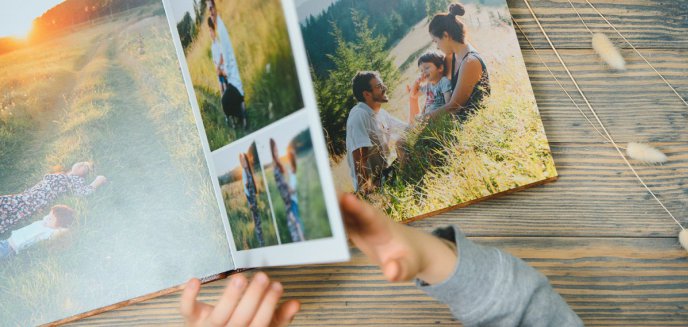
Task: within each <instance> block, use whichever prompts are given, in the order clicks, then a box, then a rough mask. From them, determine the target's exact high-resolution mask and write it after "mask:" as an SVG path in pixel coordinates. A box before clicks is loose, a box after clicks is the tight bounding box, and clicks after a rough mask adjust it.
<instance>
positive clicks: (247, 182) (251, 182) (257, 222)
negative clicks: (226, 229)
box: [239, 153, 265, 247]
mask: <svg viewBox="0 0 688 327" xmlns="http://www.w3.org/2000/svg"><path fill="white" fill-rule="evenodd" d="M239 162H240V163H241V185H242V186H243V187H244V195H246V202H248V208H249V210H250V211H251V217H252V218H253V234H254V235H255V236H256V241H257V242H258V246H259V247H263V246H265V241H264V240H263V228H262V219H261V218H260V213H259V212H258V199H257V198H256V197H257V192H258V188H257V187H256V176H255V174H254V173H253V165H251V163H250V162H249V159H248V156H247V155H246V154H244V153H240V154H239Z"/></svg>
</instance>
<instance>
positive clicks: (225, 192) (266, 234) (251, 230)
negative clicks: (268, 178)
mask: <svg viewBox="0 0 688 327" xmlns="http://www.w3.org/2000/svg"><path fill="white" fill-rule="evenodd" d="M256 184H257V185H260V186H262V185H263V177H262V176H259V175H258V174H257V173H256ZM259 188H261V189H264V187H259ZM222 197H223V200H224V203H225V209H226V210H227V216H228V218H229V225H230V226H231V228H232V234H233V238H234V243H235V244H236V248H237V250H249V249H256V248H259V247H260V246H259V245H258V240H257V239H256V236H255V228H256V226H255V223H254V221H253V215H252V214H251V210H250V209H249V206H248V201H247V200H246V195H245V194H244V188H243V186H242V182H241V181H235V182H231V183H229V184H226V185H222ZM257 200H258V201H257V202H258V212H259V213H260V219H261V229H262V231H263V241H264V242H265V245H264V246H271V245H277V244H278V241H277V232H276V231H275V225H274V224H273V221H272V214H271V213H270V204H269V202H268V195H267V193H266V192H264V191H262V192H258V195H257Z"/></svg>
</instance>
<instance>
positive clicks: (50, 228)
mask: <svg viewBox="0 0 688 327" xmlns="http://www.w3.org/2000/svg"><path fill="white" fill-rule="evenodd" d="M75 216H76V213H75V211H74V209H72V208H70V207H68V206H66V205H56V206H53V207H52V208H51V209H50V212H49V213H48V214H47V215H46V216H45V217H43V219H41V220H39V221H36V222H34V223H32V224H30V225H26V226H24V227H22V228H19V229H16V230H13V231H12V235H11V236H10V237H9V238H8V239H6V240H2V241H0V261H2V260H5V259H7V258H9V257H12V256H14V255H17V254H18V253H19V252H21V251H24V250H26V249H28V248H30V247H32V246H34V245H36V244H37V243H39V242H41V241H45V240H50V239H54V238H56V237H59V236H60V235H62V234H63V233H65V232H67V228H69V226H70V225H71V224H72V223H73V222H74V218H75Z"/></svg>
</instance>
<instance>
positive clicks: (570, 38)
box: [507, 0, 688, 49]
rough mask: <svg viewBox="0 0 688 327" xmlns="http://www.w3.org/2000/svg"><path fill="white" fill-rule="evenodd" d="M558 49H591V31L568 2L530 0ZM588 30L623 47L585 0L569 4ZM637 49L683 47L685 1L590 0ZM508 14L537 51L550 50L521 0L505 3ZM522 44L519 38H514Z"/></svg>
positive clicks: (687, 38)
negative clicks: (509, 13) (603, 35)
mask: <svg viewBox="0 0 688 327" xmlns="http://www.w3.org/2000/svg"><path fill="white" fill-rule="evenodd" d="M529 1H530V5H531V7H532V8H533V11H534V12H535V14H536V16H537V17H538V19H539V20H540V23H541V24H542V26H543V27H544V28H545V30H546V31H547V34H548V35H549V36H550V38H551V39H552V43H554V45H555V46H556V47H557V49H565V48H571V49H590V48H591V37H590V32H588V30H587V29H585V27H584V26H583V24H582V23H581V20H580V18H579V17H578V15H576V12H575V11H574V10H573V9H572V8H571V5H570V4H569V2H568V1H567V0H529ZM571 2H572V3H573V4H574V6H575V7H576V8H577V9H578V12H579V13H580V14H581V16H582V17H583V19H584V20H585V23H586V24H587V25H588V27H589V28H590V29H591V30H592V31H593V32H603V33H605V34H607V36H609V38H610V39H611V40H612V41H613V42H614V43H615V44H617V45H618V46H619V47H622V48H629V49H630V47H628V46H627V45H626V44H625V42H624V41H623V39H621V38H620V37H618V35H617V34H616V32H614V30H613V29H612V28H610V27H609V25H607V23H606V22H605V21H604V20H603V19H602V18H601V17H600V16H599V15H598V14H597V13H596V12H595V11H594V10H593V9H592V8H590V6H589V5H588V4H587V3H586V2H585V1H584V0H571ZM590 2H591V3H592V4H593V5H594V6H595V7H596V8H597V9H598V10H599V11H600V12H601V13H602V14H603V15H604V16H605V17H606V18H607V20H609V21H610V22H611V23H612V24H613V25H614V26H615V27H616V29H618V30H619V31H620V32H621V33H622V34H623V35H624V36H625V37H626V38H627V39H628V40H629V41H631V43H633V44H634V46H635V47H636V48H638V49H641V48H642V49H686V47H688V33H685V31H686V28H688V2H686V1H682V0H679V1H674V0H654V1H647V0H623V1H614V0H590ZM507 4H508V5H509V10H510V12H511V16H512V17H513V18H514V19H515V20H516V22H518V23H519V25H521V27H522V28H523V30H524V32H525V33H526V36H527V37H528V38H530V39H531V40H532V41H534V43H535V46H536V47H538V48H545V49H549V44H547V42H546V40H545V38H544V37H542V32H541V31H540V29H539V28H538V26H537V24H536V23H535V21H534V20H533V18H532V16H531V13H530V11H528V8H527V7H526V5H525V3H524V2H523V0H507ZM519 40H521V41H522V42H521V45H523V44H524V41H523V37H522V36H520V35H519Z"/></svg>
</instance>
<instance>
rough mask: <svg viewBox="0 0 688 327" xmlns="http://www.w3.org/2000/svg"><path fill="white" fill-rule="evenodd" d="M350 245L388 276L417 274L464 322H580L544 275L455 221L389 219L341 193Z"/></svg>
mask: <svg viewBox="0 0 688 327" xmlns="http://www.w3.org/2000/svg"><path fill="white" fill-rule="evenodd" d="M340 207H341V209H342V214H343V217H344V222H345V225H346V228H347V232H348V235H349V237H350V238H351V240H352V241H353V242H354V244H355V245H356V246H357V247H358V248H359V249H361V251H362V252H363V253H365V254H366V255H367V256H368V257H369V258H370V259H371V260H372V261H373V262H375V263H377V264H379V265H380V268H381V269H382V273H383V274H384V275H385V277H386V278H387V279H388V280H390V281H402V280H410V279H413V278H415V279H416V282H417V283H418V285H419V286H420V287H421V289H423V290H424V291H425V292H427V293H428V294H429V295H431V296H433V297H435V298H436V299H438V300H440V301H441V302H443V303H445V304H447V305H448V306H449V308H450V309H451V311H452V313H453V314H454V316H455V317H456V318H458V319H459V320H461V322H462V323H463V324H464V325H465V326H517V325H524V326H533V325H538V326H582V325H583V323H582V321H581V320H580V318H578V316H577V315H576V314H575V313H574V312H573V311H572V310H571V308H569V306H568V305H567V304H566V302H565V301H564V299H562V298H561V296H559V294H557V293H556V292H555V291H554V290H553V289H552V287H551V286H550V284H549V282H548V280H547V278H546V277H545V276H543V275H542V274H540V273H539V272H537V271H536V270H535V269H533V268H531V267H530V266H528V265H527V264H526V263H525V262H523V261H522V260H520V259H518V258H515V257H513V256H511V255H509V254H507V253H505V252H503V251H501V250H499V249H496V248H493V247H486V246H481V245H477V244H475V243H473V242H471V241H470V240H468V239H467V238H466V237H465V236H464V235H463V233H461V232H460V231H459V230H458V228H449V229H445V230H438V231H436V233H437V234H438V236H439V237H435V236H431V235H430V234H426V233H424V232H422V231H420V230H417V229H413V228H411V227H408V226H404V225H401V224H397V223H394V222H392V220H391V219H389V218H388V217H386V216H385V215H384V214H383V213H381V212H379V211H378V210H377V209H374V208H373V207H372V206H370V205H368V204H366V203H363V202H362V201H360V200H358V199H357V198H356V197H354V196H352V195H348V194H347V195H343V196H341V197H340Z"/></svg>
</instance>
